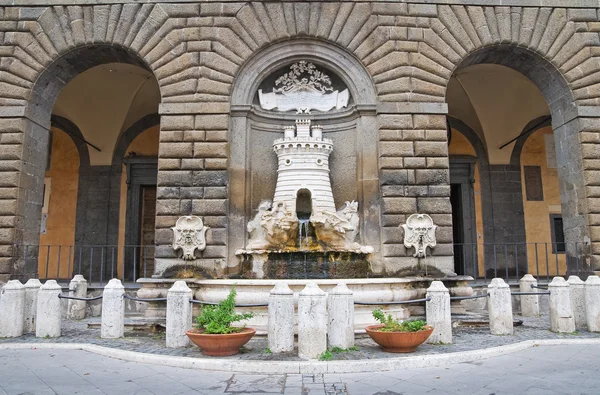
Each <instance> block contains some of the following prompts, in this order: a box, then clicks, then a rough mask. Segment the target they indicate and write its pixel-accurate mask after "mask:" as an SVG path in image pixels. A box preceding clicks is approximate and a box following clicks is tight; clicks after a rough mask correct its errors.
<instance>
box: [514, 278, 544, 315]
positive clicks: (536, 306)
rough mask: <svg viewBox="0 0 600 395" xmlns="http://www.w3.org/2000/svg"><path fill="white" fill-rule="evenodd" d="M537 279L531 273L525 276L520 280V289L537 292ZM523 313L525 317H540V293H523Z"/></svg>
mask: <svg viewBox="0 0 600 395" xmlns="http://www.w3.org/2000/svg"><path fill="white" fill-rule="evenodd" d="M532 285H537V280H536V279H535V277H533V276H532V275H531V274H526V275H524V276H523V278H522V279H521V281H519V291H521V292H536V288H533V287H532ZM520 298H521V315H522V316H523V317H538V316H539V315H540V296H539V295H521V296H520Z"/></svg>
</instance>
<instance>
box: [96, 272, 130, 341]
mask: <svg viewBox="0 0 600 395" xmlns="http://www.w3.org/2000/svg"><path fill="white" fill-rule="evenodd" d="M124 294H125V287H123V284H121V280H118V279H116V278H113V279H112V280H110V281H109V282H108V284H106V286H105V287H104V292H103V293H102V322H101V325H100V337H101V338H103V339H117V338H120V337H123V336H124V334H125V299H124V298H123V295H124Z"/></svg>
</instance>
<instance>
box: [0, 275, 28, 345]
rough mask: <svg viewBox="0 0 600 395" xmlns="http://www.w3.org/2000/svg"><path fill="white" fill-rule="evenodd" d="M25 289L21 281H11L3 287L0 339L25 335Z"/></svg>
mask: <svg viewBox="0 0 600 395" xmlns="http://www.w3.org/2000/svg"><path fill="white" fill-rule="evenodd" d="M24 310H25V287H24V286H23V284H21V282H20V281H19V280H10V281H9V282H7V283H6V284H5V285H4V286H3V287H2V296H1V297H0V337H19V336H22V335H23V327H24V325H23V321H24V320H23V314H24Z"/></svg>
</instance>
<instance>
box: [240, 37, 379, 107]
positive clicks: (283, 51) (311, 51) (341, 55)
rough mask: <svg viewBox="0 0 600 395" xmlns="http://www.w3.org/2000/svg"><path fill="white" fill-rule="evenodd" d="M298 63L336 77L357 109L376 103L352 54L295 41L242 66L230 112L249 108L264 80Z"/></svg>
mask: <svg viewBox="0 0 600 395" xmlns="http://www.w3.org/2000/svg"><path fill="white" fill-rule="evenodd" d="M298 60H307V61H312V62H315V63H318V64H321V65H323V66H325V67H327V68H328V69H330V70H331V71H333V72H334V73H336V74H337V75H338V76H339V77H340V78H341V79H342V80H343V82H344V83H345V84H346V86H347V87H348V89H349V90H350V93H351V95H352V97H353V98H354V102H355V104H356V105H357V106H363V105H365V106H369V105H371V106H374V105H375V104H376V103H377V99H376V92H375V87H374V86H375V84H374V83H373V81H372V79H371V76H370V75H369V73H368V72H367V70H366V69H365V68H364V66H363V65H362V63H361V62H360V61H359V60H358V59H356V58H355V57H354V56H353V55H352V54H351V53H349V52H348V51H346V50H345V49H342V48H340V47H339V46H337V45H335V44H332V43H329V42H326V41H322V40H315V39H294V40H291V41H284V42H280V43H276V44H273V45H271V46H269V47H267V48H265V49H264V50H262V51H259V52H257V53H255V54H254V55H253V56H252V57H250V58H249V59H248V60H247V61H246V62H245V63H244V65H243V66H242V67H241V68H240V70H238V72H237V74H236V77H235V80H234V82H233V88H232V92H231V106H232V108H235V106H239V105H249V104H252V100H253V99H254V95H255V94H256V91H257V89H258V86H259V85H260V83H261V82H262V81H263V80H264V79H265V78H266V77H267V76H269V75H270V74H272V73H273V72H274V71H276V70H278V69H280V68H281V67H283V66H285V65H287V64H290V63H293V62H295V61H298Z"/></svg>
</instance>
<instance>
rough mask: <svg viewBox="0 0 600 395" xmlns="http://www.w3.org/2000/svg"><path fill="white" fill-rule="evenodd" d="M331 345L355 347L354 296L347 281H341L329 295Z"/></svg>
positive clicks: (328, 309)
mask: <svg viewBox="0 0 600 395" xmlns="http://www.w3.org/2000/svg"><path fill="white" fill-rule="evenodd" d="M327 312H328V314H329V322H328V327H327V331H328V332H327V334H328V339H329V347H339V348H343V349H348V348H350V347H354V296H353V293H352V291H350V289H348V287H347V286H346V284H345V283H339V284H338V285H337V286H336V287H335V288H334V289H332V290H331V291H330V292H329V295H328V296H327Z"/></svg>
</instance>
